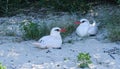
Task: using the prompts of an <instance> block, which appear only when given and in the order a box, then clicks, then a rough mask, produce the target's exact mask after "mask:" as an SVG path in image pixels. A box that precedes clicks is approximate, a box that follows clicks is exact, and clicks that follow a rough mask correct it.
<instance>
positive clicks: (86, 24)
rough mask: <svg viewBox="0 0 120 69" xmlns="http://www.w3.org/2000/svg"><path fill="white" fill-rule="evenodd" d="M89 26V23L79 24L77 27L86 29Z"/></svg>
mask: <svg viewBox="0 0 120 69" xmlns="http://www.w3.org/2000/svg"><path fill="white" fill-rule="evenodd" d="M89 25H90V24H89V23H83V24H80V25H79V26H83V27H84V26H86V27H88V26H89Z"/></svg>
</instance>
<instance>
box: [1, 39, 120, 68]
mask: <svg viewBox="0 0 120 69" xmlns="http://www.w3.org/2000/svg"><path fill="white" fill-rule="evenodd" d="M68 38H69V37H68ZM68 38H67V39H68ZM1 41H2V40H1ZM32 42H34V41H33V40H31V41H22V42H13V41H8V40H6V41H3V42H1V43H0V62H1V63H2V64H3V65H5V66H7V69H80V68H78V64H79V62H78V61H77V55H78V54H79V53H81V52H85V53H89V54H90V55H91V60H92V66H90V67H91V69H120V62H119V60H120V45H119V44H116V43H103V42H100V41H98V40H96V39H94V38H87V39H85V40H75V41H72V43H63V45H62V49H39V48H36V47H35V46H33V45H32ZM92 67H93V68H92Z"/></svg>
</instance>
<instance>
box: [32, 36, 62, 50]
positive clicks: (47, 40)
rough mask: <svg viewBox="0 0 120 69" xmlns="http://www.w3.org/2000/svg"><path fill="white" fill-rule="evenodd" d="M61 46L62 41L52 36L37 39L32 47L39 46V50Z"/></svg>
mask: <svg viewBox="0 0 120 69" xmlns="http://www.w3.org/2000/svg"><path fill="white" fill-rule="evenodd" d="M61 44H62V40H59V39H57V38H55V37H53V36H44V37H42V38H41V39H39V41H38V42H36V43H34V45H36V46H39V47H40V48H50V47H54V48H57V47H60V46H61Z"/></svg>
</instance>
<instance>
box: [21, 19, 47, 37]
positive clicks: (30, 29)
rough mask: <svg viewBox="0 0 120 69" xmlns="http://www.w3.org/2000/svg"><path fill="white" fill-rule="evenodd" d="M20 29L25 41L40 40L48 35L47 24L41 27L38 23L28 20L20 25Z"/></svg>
mask: <svg viewBox="0 0 120 69" xmlns="http://www.w3.org/2000/svg"><path fill="white" fill-rule="evenodd" d="M20 27H21V30H22V32H23V38H24V39H39V38H40V37H42V36H43V35H46V32H47V30H46V29H47V28H46V25H45V23H42V26H40V25H39V24H38V23H33V22H32V21H27V20H26V21H24V22H23V23H22V24H21V25H20Z"/></svg>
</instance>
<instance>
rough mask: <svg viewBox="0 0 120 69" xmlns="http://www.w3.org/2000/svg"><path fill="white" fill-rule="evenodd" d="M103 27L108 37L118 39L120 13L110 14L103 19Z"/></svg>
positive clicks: (112, 39)
mask: <svg viewBox="0 0 120 69" xmlns="http://www.w3.org/2000/svg"><path fill="white" fill-rule="evenodd" d="M105 27H106V28H107V29H108V36H107V37H108V39H110V40H111V41H113V42H115V41H120V29H119V28H120V15H117V14H112V15H110V16H108V17H107V19H106V20H105Z"/></svg>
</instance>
